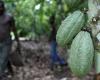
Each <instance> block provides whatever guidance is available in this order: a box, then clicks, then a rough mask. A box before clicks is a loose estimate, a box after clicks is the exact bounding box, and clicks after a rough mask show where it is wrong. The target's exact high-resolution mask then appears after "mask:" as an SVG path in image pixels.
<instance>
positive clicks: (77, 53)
mask: <svg viewBox="0 0 100 80" xmlns="http://www.w3.org/2000/svg"><path fill="white" fill-rule="evenodd" d="M93 57H94V46H93V42H92V39H91V36H90V34H89V33H88V32H85V31H81V32H79V33H78V34H77V36H76V37H75V38H74V40H73V42H72V45H71V49H70V54H69V59H68V62H69V67H70V69H71V71H72V72H73V73H74V74H75V75H76V76H78V77H83V76H85V75H86V74H87V73H88V72H89V71H90V69H91V67H92V62H93Z"/></svg>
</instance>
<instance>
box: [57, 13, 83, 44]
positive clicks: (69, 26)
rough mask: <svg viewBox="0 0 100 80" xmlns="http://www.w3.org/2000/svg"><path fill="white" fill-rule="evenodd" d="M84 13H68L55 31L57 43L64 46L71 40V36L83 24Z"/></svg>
mask: <svg viewBox="0 0 100 80" xmlns="http://www.w3.org/2000/svg"><path fill="white" fill-rule="evenodd" d="M84 23H85V18H84V14H83V13H82V12H80V11H75V12H74V13H72V14H71V15H69V16H68V17H67V18H66V19H65V20H64V21H63V22H62V24H61V26H60V27H59V29H58V31H57V35H56V40H57V42H58V44H59V45H61V46H65V45H66V44H68V43H69V42H71V41H72V39H73V37H74V36H75V35H76V34H77V33H78V32H79V31H80V30H81V28H82V27H83V26H84Z"/></svg>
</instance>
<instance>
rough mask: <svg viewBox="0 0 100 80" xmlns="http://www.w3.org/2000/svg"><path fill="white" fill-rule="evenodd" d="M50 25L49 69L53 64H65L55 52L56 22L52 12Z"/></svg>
mask: <svg viewBox="0 0 100 80" xmlns="http://www.w3.org/2000/svg"><path fill="white" fill-rule="evenodd" d="M49 21H50V25H51V35H50V45H51V52H50V57H51V69H53V66H54V65H55V64H59V65H65V64H66V63H65V61H64V59H63V58H61V57H60V56H59V55H58V52H57V42H56V33H57V30H56V23H55V14H53V15H52V16H51V17H50V20H49Z"/></svg>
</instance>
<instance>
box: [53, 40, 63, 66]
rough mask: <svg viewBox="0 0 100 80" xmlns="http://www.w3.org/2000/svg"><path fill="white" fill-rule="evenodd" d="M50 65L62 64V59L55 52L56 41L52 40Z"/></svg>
mask: <svg viewBox="0 0 100 80" xmlns="http://www.w3.org/2000/svg"><path fill="white" fill-rule="evenodd" d="M51 60H52V61H51V63H52V64H55V63H57V62H59V64H64V63H65V62H64V59H62V58H60V56H59V55H58V52H57V43H56V41H54V40H52V41H51Z"/></svg>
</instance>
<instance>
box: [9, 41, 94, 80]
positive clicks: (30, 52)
mask: <svg viewBox="0 0 100 80" xmlns="http://www.w3.org/2000/svg"><path fill="white" fill-rule="evenodd" d="M21 44H22V54H23V58H24V61H25V65H24V67H17V68H16V67H14V68H13V69H14V76H13V77H10V76H9V79H10V80H78V79H77V78H76V77H75V76H74V75H72V73H71V72H70V69H69V68H68V66H64V67H63V68H60V67H59V66H58V67H56V68H55V70H54V71H52V70H51V69H50V56H49V54H50V52H49V50H50V46H49V43H48V42H45V41H43V42H33V41H30V42H22V43H21ZM60 51H61V52H62V51H63V50H61V49H60ZM81 80H93V72H90V73H89V75H87V76H85V77H84V78H83V79H81Z"/></svg>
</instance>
